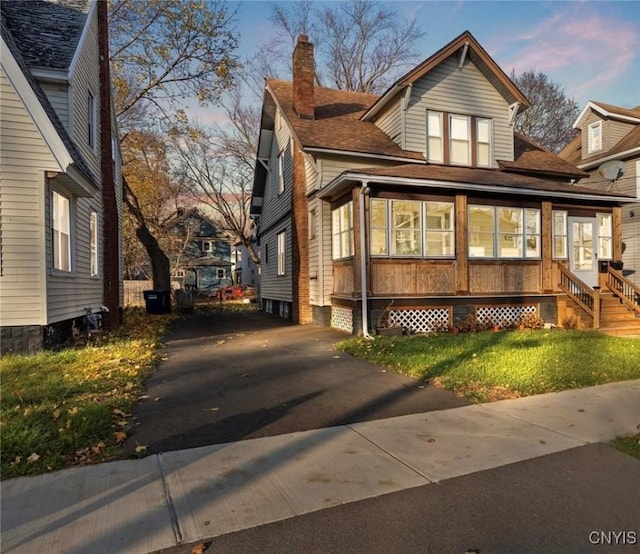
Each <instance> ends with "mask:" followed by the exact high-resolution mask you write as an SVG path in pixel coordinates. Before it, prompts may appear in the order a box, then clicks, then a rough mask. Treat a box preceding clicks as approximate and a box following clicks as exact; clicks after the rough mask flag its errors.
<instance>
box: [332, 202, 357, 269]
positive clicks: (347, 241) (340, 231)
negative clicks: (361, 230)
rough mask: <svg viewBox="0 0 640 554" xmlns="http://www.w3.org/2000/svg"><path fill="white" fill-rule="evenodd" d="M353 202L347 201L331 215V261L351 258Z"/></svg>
mask: <svg viewBox="0 0 640 554" xmlns="http://www.w3.org/2000/svg"><path fill="white" fill-rule="evenodd" d="M352 214H353V202H352V201H349V202H347V203H346V204H343V205H342V206H340V207H339V208H336V209H335V210H333V212H332V213H331V238H332V241H331V242H332V253H333V256H332V257H333V259H334V260H338V259H340V258H348V257H349V256H353V215H352Z"/></svg>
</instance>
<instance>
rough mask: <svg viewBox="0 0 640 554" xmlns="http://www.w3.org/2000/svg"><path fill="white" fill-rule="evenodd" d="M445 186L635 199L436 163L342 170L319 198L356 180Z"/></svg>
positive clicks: (585, 198) (536, 194)
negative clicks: (436, 164) (437, 164)
mask: <svg viewBox="0 0 640 554" xmlns="http://www.w3.org/2000/svg"><path fill="white" fill-rule="evenodd" d="M363 182H365V183H367V184H369V185H371V184H380V185H397V186H404V187H421V188H425V189H448V190H451V191H460V192H467V193H469V192H474V193H486V194H492V195H495V194H496V193H497V194H500V195H508V196H520V197H522V196H527V197H538V198H540V197H545V198H557V199H563V200H576V201H591V202H602V203H608V204H624V203H628V202H635V201H637V200H636V199H635V198H634V197H631V196H627V195H624V194H621V193H616V192H608V193H603V192H601V191H598V190H594V189H590V188H587V187H581V186H576V185H569V184H565V183H558V182H557V181H552V180H547V179H541V178H538V177H531V176H527V175H519V174H516V173H508V172H503V171H498V170H494V169H477V168H462V167H450V166H435V165H421V166H417V165H413V164H410V165H403V166H395V167H389V168H370V169H359V170H355V171H345V172H343V173H341V174H340V175H338V176H337V177H336V178H335V179H333V181H331V182H329V183H328V184H327V185H326V186H325V187H324V188H323V189H322V190H321V191H320V193H319V196H320V198H325V199H332V198H336V197H338V196H340V195H341V194H342V193H344V192H345V191H347V190H348V189H350V188H352V187H353V185H354V184H356V183H363Z"/></svg>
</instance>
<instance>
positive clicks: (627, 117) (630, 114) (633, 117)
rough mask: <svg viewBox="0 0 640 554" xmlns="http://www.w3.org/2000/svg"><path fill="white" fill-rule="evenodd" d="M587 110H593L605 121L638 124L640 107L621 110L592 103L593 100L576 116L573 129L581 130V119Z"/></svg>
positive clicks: (611, 105)
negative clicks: (612, 120) (611, 120)
mask: <svg viewBox="0 0 640 554" xmlns="http://www.w3.org/2000/svg"><path fill="white" fill-rule="evenodd" d="M589 110H593V111H594V112H596V113H598V114H600V115H601V116H602V117H604V118H607V119H618V120H620V121H626V122H627V123H635V124H639V123H640V106H636V107H635V108H630V109H629V108H621V107H620V106H614V105H613V104H605V103H604V102H594V101H593V100H590V101H589V102H587V105H586V106H585V107H584V108H583V110H582V111H581V112H580V115H578V117H577V118H576V120H575V122H574V124H573V127H574V129H580V128H581V123H582V119H583V118H584V116H585V115H586V114H587V113H588V112H589Z"/></svg>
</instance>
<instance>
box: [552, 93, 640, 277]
mask: <svg viewBox="0 0 640 554" xmlns="http://www.w3.org/2000/svg"><path fill="white" fill-rule="evenodd" d="M573 126H574V128H576V129H579V131H580V134H579V135H578V136H577V137H576V138H575V139H574V140H573V141H572V142H570V143H569V144H568V145H567V146H566V148H564V150H563V151H562V152H560V154H559V156H560V157H561V158H563V159H565V160H567V161H568V162H570V163H572V164H574V165H576V166H578V168H580V169H581V170H583V171H586V172H587V173H589V177H584V178H582V179H580V182H579V183H578V184H579V185H580V186H586V187H593V188H595V189H597V190H601V191H604V192H608V191H615V192H621V193H624V194H626V195H628V196H635V197H636V198H638V199H639V200H638V201H637V202H635V203H633V204H627V205H625V206H624V207H623V208H622V262H623V264H624V269H623V274H624V275H625V276H627V277H628V278H629V279H630V280H631V281H633V282H634V283H635V284H636V285H638V286H640V106H637V107H635V108H633V109H625V108H620V107H619V106H611V105H609V104H603V103H602V102H588V103H587V105H586V106H585V108H584V109H583V110H582V112H581V113H580V115H579V116H578V118H577V119H576V122H575V123H574V125H573Z"/></svg>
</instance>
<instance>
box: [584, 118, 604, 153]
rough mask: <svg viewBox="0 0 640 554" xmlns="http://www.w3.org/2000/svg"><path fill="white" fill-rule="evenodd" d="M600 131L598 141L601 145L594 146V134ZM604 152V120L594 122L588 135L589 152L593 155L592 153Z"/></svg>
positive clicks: (590, 125)
mask: <svg viewBox="0 0 640 554" xmlns="http://www.w3.org/2000/svg"><path fill="white" fill-rule="evenodd" d="M596 129H598V135H599V136H598V140H599V141H600V142H599V144H598V145H597V147H596V146H594V136H593V132H594V131H595V130H596ZM601 150H602V120H601V119H599V120H598V121H594V122H593V123H589V127H588V134H587V152H588V153H589V154H591V153H592V152H600V151H601Z"/></svg>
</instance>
